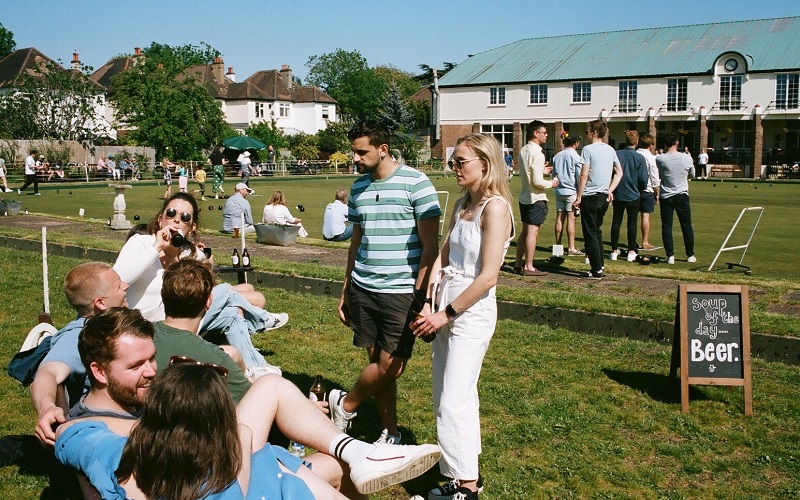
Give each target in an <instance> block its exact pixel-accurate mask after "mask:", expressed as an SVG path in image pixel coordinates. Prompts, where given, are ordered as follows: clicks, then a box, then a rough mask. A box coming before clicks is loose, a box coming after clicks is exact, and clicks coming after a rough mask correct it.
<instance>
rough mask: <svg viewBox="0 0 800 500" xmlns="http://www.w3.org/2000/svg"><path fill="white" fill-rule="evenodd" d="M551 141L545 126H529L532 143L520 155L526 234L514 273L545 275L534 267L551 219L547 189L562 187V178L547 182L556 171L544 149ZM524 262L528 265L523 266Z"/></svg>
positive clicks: (520, 242) (537, 123)
mask: <svg viewBox="0 0 800 500" xmlns="http://www.w3.org/2000/svg"><path fill="white" fill-rule="evenodd" d="M546 142H547V128H546V127H545V125H544V123H542V122H540V121H539V120H534V121H532V122H530V123H529V124H528V143H527V144H526V145H525V146H524V147H523V148H522V150H520V152H519V180H520V182H521V183H522V189H521V190H520V193H519V212H520V215H521V216H522V231H521V232H520V233H519V239H518V240H517V260H516V263H515V264H514V272H516V273H517V274H522V275H523V276H545V275H547V273H546V272H544V271H539V270H538V269H536V268H535V267H534V266H533V254H534V252H536V241H537V239H538V238H539V228H540V227H541V225H542V223H544V220H545V219H546V218H547V195H546V194H545V193H544V190H545V189H550V188H554V187H556V186H558V179H553V180H549V181H548V180H545V178H544V175H545V174H549V173H550V172H552V171H553V167H552V166H548V167H545V157H544V152H543V151H542V146H543V145H544V144H545V143H546ZM523 259H524V261H525V262H524V263H523Z"/></svg>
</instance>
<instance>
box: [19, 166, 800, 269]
mask: <svg viewBox="0 0 800 500" xmlns="http://www.w3.org/2000/svg"><path fill="white" fill-rule="evenodd" d="M354 179H355V176H352V175H344V176H325V175H316V176H295V177H279V178H274V177H256V178H251V180H250V183H251V186H252V187H253V188H254V189H255V190H256V193H255V194H254V195H251V196H250V197H249V198H248V199H249V201H250V203H251V205H252V207H253V215H254V218H256V219H257V220H259V221H260V219H261V212H262V210H263V208H264V204H265V203H266V201H267V200H268V199H269V196H270V195H271V194H272V192H273V191H275V190H282V191H283V192H284V194H285V195H286V199H287V202H288V206H289V209H290V211H291V212H292V214H293V215H294V216H295V217H300V218H302V219H303V225H304V226H305V227H306V229H307V230H308V232H309V233H310V235H311V236H312V237H319V235H320V233H321V230H322V214H323V212H324V210H325V205H327V204H328V203H330V202H331V201H333V196H334V193H335V191H336V189H337V188H339V187H342V188H345V189H349V187H350V184H352V182H353V180H354ZM431 179H432V182H433V184H434V186H435V187H436V189H437V190H441V191H448V192H449V193H450V197H449V206H448V207H447V214H448V218H449V216H450V213H451V209H452V205H453V204H454V203H455V201H456V199H457V198H458V196H459V188H458V185H457V184H456V181H455V178H454V177H453V176H452V175H451V176H449V177H447V178H445V177H442V176H441V175H439V174H438V173H437V174H432V175H431ZM132 185H133V186H134V187H133V189H129V190H127V191H126V196H125V199H126V202H127V210H126V213H127V216H128V219H129V220H131V221H133V219H134V216H136V215H139V216H140V218H141V221H143V222H144V221H146V220H147V218H148V217H151V216H152V215H153V214H154V213H155V212H156V211H157V210H158V207H159V206H160V198H161V196H163V194H164V186H162V185H157V184H156V182H155V181H144V182H135V183H132ZM234 185H235V179H233V178H229V179H227V180H226V182H225V185H224V186H225V189H226V192H227V193H229V194H230V193H231V192H232V190H233V187H234ZM189 186H190V190H191V189H195V188H196V185H195V184H193V183H190V184H189ZM208 186H209V187H210V183H208ZM40 189H41V192H42V193H43V196H41V197H38V196H37V197H34V196H27V195H25V194H23V195H22V196H17V195H16V194H14V195H10V196H6V197H7V198H8V199H17V200H21V201H22V202H23V210H24V208H28V209H29V210H30V212H33V213H43V214H50V215H58V216H65V217H72V218H78V211H79V209H80V208H83V209H84V210H85V216H84V218H85V219H89V220H91V219H94V220H96V221H98V222H105V221H106V219H107V218H108V217H110V216H111V215H113V201H114V192H113V190H112V189H110V188H108V187H107V185H106V184H105V183H92V184H56V183H53V184H43V185H41V186H40ZM511 190H512V193H514V194H515V195H516V194H517V193H518V192H519V178H518V177H514V179H513V181H512V183H511ZM29 191H30V188H29ZM176 191H177V186H173V193H174V192H176ZM798 194H800V185H798V184H788V183H781V182H776V181H764V182H762V181H752V180H730V179H728V180H727V181H724V182H723V181H722V180H709V181H694V182H692V183H691V184H690V197H691V203H692V221H693V226H694V231H695V240H696V247H697V248H696V254H697V257H698V263H697V264H695V265H688V264H686V263H685V258H686V256H685V255H683V254H684V252H683V238H682V237H681V235H680V227H679V226H678V223H677V219H676V220H675V226H674V231H675V233H674V237H675V247H676V258H677V260H678V261H679V262H681V261H684V262H683V265H682V266H681V268H685V269H691V270H695V271H705V270H706V269H708V266H709V264H710V263H711V260H712V259H713V258H714V256H715V255H716V253H717V250H718V249H719V248H720V246H721V245H722V242H723V241H724V240H725V237H726V236H727V235H728V232H729V231H730V229H731V227H732V225H733V223H734V222H735V221H736V218H737V217H738V216H739V213H740V212H741V210H742V208H745V207H753V206H761V207H764V216H763V218H762V219H761V222H760V224H759V226H758V228H757V230H756V232H755V236H754V238H753V241H752V244H751V245H750V248H749V250H748V251H747V254H746V256H745V259H744V262H743V263H744V264H746V265H749V266H751V267H752V268H753V275H754V276H758V277H763V278H775V279H790V280H793V281H800V265H798V264H800V259H799V258H798V257H797V254H796V253H795V252H793V251H792V248H791V246H790V242H791V241H792V236H791V233H790V232H789V231H788V229H789V224H791V223H792V222H793V221H796V220H800V196H798ZM198 196H199V195H198ZM440 198H441V200H442V202H443V203H444V200H445V197H444V195H442V196H441V197H440ZM550 198H551V201H552V200H553V196H552V193H551V196H550ZM222 205H224V200H214V199H213V198H209V199H208V201H207V202H201V207H202V208H203V212H202V217H201V226H202V227H203V228H207V229H209V230H215V231H216V230H218V229H219V228H220V227H221V226H222V213H221V212H220V210H219V207H220V206H222ZM298 205H302V206H303V208H305V211H303V212H301V211H300V210H299V209H298V208H297V206H298ZM550 209H551V214H550V215H549V216H548V219H547V221H546V222H545V224H544V225H543V226H542V230H541V233H540V236H539V247H540V251H539V253H537V258H541V259H544V258H546V257H547V256H549V249H550V246H551V245H552V244H553V242H554V235H553V230H552V227H553V226H552V225H553V223H554V221H555V206H554V203H551V204H550ZM515 211H516V207H515ZM517 219H518V217H517ZM653 219H654V221H653V223H652V230H651V233H652V236H651V240H652V241H653V243H654V244H655V245H657V246H659V245H660V244H661V222H660V220H659V219H658V210H657V211H656V213H655V214H653ZM754 222H755V221H754V219H753V218H746V219H744V220H743V221H742V222H741V223H740V225H739V230H738V231H737V232H736V233H735V234H734V236H733V237H732V239H731V241H730V242H729V243H728V246H734V245H740V244H744V243H746V241H747V237H748V236H749V234H750V231H751V230H752V228H753V223H754ZM517 224H518V225H520V223H519V220H518V222H517ZM610 227H611V210H609V212H608V214H607V215H606V220H605V223H604V225H603V233H604V236H605V239H606V241H607V242H608V241H609V239H610ZM518 229H520V228H519V227H518ZM577 232H578V237H579V238H580V237H581V231H580V229H578V231H577ZM640 237H641V235H640ZM623 239H624V228H623ZM581 241H582V240H581ZM624 243H625V242H624V241H623V242H622V244H623V245H624ZM608 245H609V244H608V243H607V250H608ZM512 251H513V249H512ZM656 255H661V256H663V250H662V251H661V252H656ZM740 255H741V253H740V252H736V251H731V252H725V253H723V255H722V256H721V257H720V259H719V261H718V264H717V266H716V267H715V269H725V265H724V263H725V262H738V261H739V257H740ZM607 265H608V266H609V272H624V271H623V269H625V268H630V267H633V266H629V265H627V263H611V262H610V261H609V262H608V264H607ZM636 267H639V266H636ZM665 268H666V266H650V267H649V268H644V269H647V270H652V272H654V273H656V274H658V273H659V270H661V269H665ZM668 269H677V267H671V268H668Z"/></svg>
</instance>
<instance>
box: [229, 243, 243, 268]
mask: <svg viewBox="0 0 800 500" xmlns="http://www.w3.org/2000/svg"><path fill="white" fill-rule="evenodd" d="M231 262H232V264H233V267H240V266H241V265H242V263H241V261H240V260H239V250H237V249H236V248H234V249H233V255H231Z"/></svg>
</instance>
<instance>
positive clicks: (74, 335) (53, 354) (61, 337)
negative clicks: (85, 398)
mask: <svg viewBox="0 0 800 500" xmlns="http://www.w3.org/2000/svg"><path fill="white" fill-rule="evenodd" d="M85 323H86V318H78V319H76V320H74V321H71V322H69V323H67V324H66V326H64V328H62V329H61V330H59V331H57V332H56V333H55V335H53V338H52V340H51V341H50V352H48V353H47V356H45V357H44V359H43V360H42V364H41V365H43V364H45V363H50V362H58V363H64V364H65V365H67V366H68V367H69V378H67V380H65V381H64V386H65V387H66V389H67V394H69V400H70V404H74V403H75V402H76V401H78V400H79V399H80V398H81V396H82V395H83V394H84V393H85V392H86V391H88V390H89V379H88V378H87V377H86V368H85V367H84V366H83V362H82V361H81V355H80V353H79V352H78V335H79V334H80V333H81V330H82V329H83V325H84V324H85ZM41 365H39V366H41Z"/></svg>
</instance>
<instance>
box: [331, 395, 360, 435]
mask: <svg viewBox="0 0 800 500" xmlns="http://www.w3.org/2000/svg"><path fill="white" fill-rule="evenodd" d="M345 396H347V391H342V390H340V389H333V390H331V392H330V393H329V394H328V404H329V405H330V408H331V420H333V425H335V426H336V428H337V429H339V431H341V432H347V429H349V428H350V424H351V421H352V420H353V419H354V418H355V417H356V415H358V414H357V413H356V412H352V413H348V412H346V411H345V409H344V408H343V407H342V402H343V401H344V397H345Z"/></svg>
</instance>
